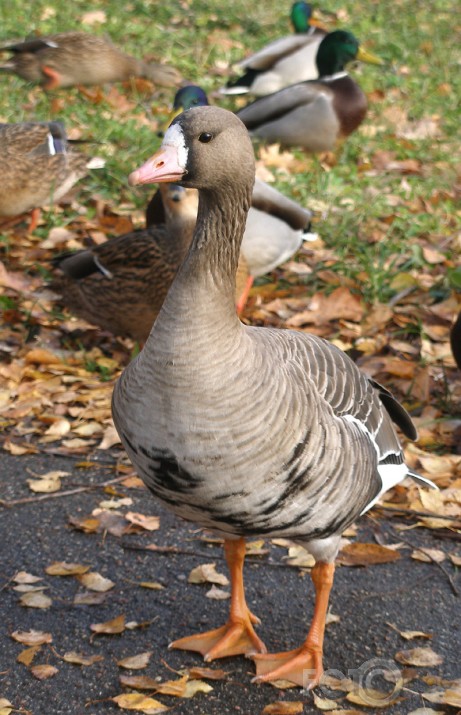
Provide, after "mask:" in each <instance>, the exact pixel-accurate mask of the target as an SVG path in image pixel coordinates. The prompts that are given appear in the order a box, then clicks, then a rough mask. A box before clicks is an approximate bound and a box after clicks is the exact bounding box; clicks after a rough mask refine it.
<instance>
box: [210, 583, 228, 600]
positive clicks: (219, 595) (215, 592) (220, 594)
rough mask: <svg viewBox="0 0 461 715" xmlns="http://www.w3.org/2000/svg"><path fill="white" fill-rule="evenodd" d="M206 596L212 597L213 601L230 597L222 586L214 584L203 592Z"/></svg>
mask: <svg viewBox="0 0 461 715" xmlns="http://www.w3.org/2000/svg"><path fill="white" fill-rule="evenodd" d="M205 596H206V598H212V599H214V600H215V601H226V600H227V599H228V598H230V597H231V595H230V592H229V591H224V590H223V589H222V588H217V586H215V584H213V585H212V587H211V588H210V590H209V591H207V592H206V594H205Z"/></svg>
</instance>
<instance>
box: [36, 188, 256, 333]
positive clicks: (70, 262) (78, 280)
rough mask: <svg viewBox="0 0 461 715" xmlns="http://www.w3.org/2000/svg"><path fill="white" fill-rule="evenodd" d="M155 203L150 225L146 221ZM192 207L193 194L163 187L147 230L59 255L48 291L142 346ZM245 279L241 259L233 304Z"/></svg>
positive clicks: (188, 234) (183, 242)
mask: <svg viewBox="0 0 461 715" xmlns="http://www.w3.org/2000/svg"><path fill="white" fill-rule="evenodd" d="M154 203H155V204H156V207H155V209H156V210H155V222H154V221H151V222H149V212H150V211H152V206H153V204H154ZM157 204H159V205H160V210H161V217H160V220H159V215H158V214H159V208H158V206H157ZM197 208H198V195H197V192H196V191H195V190H194V189H185V188H183V187H181V186H177V185H175V184H168V185H166V184H164V185H163V186H162V187H161V188H160V191H159V192H158V196H157V194H156V195H155V197H154V200H153V201H151V202H150V204H149V207H148V209H147V211H146V214H147V218H148V224H149V225H148V226H147V228H145V229H140V230H138V231H132V232H131V233H127V234H124V235H123V236H117V237H116V238H111V239H110V240H108V241H106V242H105V243H101V244H99V245H97V246H94V247H92V248H90V249H86V250H82V251H76V252H73V253H67V254H64V255H62V256H58V257H57V258H56V259H55V261H54V265H55V267H56V269H57V271H56V274H55V277H54V279H53V281H52V282H51V284H50V288H51V289H52V290H53V291H54V292H55V293H57V294H59V295H60V296H61V302H62V303H63V304H64V305H65V306H67V307H68V308H69V309H70V310H71V312H72V313H74V314H75V315H78V316H79V317H80V318H84V320H87V321H88V322H90V323H93V324H94V325H99V326H100V327H101V328H103V330H108V331H109V332H111V333H113V334H114V335H120V336H123V337H129V338H132V339H133V340H137V341H138V342H140V343H144V342H145V341H146V340H147V337H148V335H149V333H150V330H151V328H152V325H153V323H154V321H155V319H156V317H157V315H158V312H159V310H160V308H161V307H162V304H163V301H164V299H165V296H166V294H167V292H168V289H169V288H170V286H171V284H172V282H173V279H174V277H175V275H176V272H177V270H178V267H179V266H180V264H181V262H182V261H183V259H184V257H185V255H186V253H187V251H188V249H189V246H190V243H191V240H192V234H193V231H194V227H195V223H196V220H197ZM247 280H248V269H247V265H246V262H245V260H244V259H242V258H241V259H240V261H239V269H238V279H237V284H236V300H237V301H238V300H239V298H240V296H241V295H242V294H243V293H244V291H245V290H246V285H247Z"/></svg>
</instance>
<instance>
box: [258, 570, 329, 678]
mask: <svg viewBox="0 0 461 715" xmlns="http://www.w3.org/2000/svg"><path fill="white" fill-rule="evenodd" d="M334 571H335V566H334V564H327V563H323V562H321V561H320V562H318V563H316V564H315V566H314V568H313V569H312V572H311V577H312V581H313V583H314V587H315V608H314V615H313V618H312V623H311V627H310V629H309V633H308V635H307V638H306V640H305V641H304V643H303V644H302V646H301V647H300V648H298V649H296V650H292V651H285V652H283V653H269V654H267V655H254V656H252V657H253V659H254V661H255V663H256V673H257V675H256V676H255V678H254V679H253V681H254V682H257V683H264V682H268V681H274V680H289V681H291V682H292V683H296V685H300V686H301V687H303V688H308V689H309V690H311V689H312V688H314V687H315V686H316V685H318V683H319V682H320V678H321V677H322V674H323V665H322V654H323V636H324V633H325V618H326V615H327V610H328V599H329V596H330V591H331V587H332V585H333V577H334Z"/></svg>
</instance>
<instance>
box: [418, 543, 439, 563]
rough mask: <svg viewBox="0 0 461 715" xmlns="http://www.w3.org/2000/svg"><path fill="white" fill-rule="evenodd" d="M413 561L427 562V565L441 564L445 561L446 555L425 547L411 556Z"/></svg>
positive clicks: (421, 547)
mask: <svg viewBox="0 0 461 715" xmlns="http://www.w3.org/2000/svg"><path fill="white" fill-rule="evenodd" d="M411 558H412V559H416V561H426V562H427V563H433V562H435V563H437V564H439V563H441V562H442V561H445V558H446V556H445V553H444V552H443V551H442V550H441V549H429V548H427V547H424V546H420V547H419V548H418V549H415V550H414V551H413V553H412V554H411Z"/></svg>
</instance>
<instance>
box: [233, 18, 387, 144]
mask: <svg viewBox="0 0 461 715" xmlns="http://www.w3.org/2000/svg"><path fill="white" fill-rule="evenodd" d="M355 59H360V60H363V61H365V62H370V63H372V64H382V62H381V60H379V59H378V58H377V57H375V56H374V55H372V54H371V53H369V52H365V51H364V50H363V49H362V48H361V47H360V46H359V43H358V41H357V40H356V38H355V37H354V35H352V34H351V33H350V32H346V31H344V30H335V31H334V32H330V33H328V35H326V36H325V37H324V38H323V40H322V41H321V43H320V45H319V49H318V52H317V58H316V61H317V67H318V70H319V79H317V80H311V81H306V82H299V83H298V84H293V85H291V86H290V87H286V88H285V89H281V90H280V91H279V92H275V93H274V94H269V95H267V96H266V97H261V98H260V99H257V100H256V101H254V102H252V103H251V104H248V105H247V106H246V107H244V108H243V109H241V110H240V111H239V112H237V116H238V117H239V118H240V119H241V120H242V122H243V123H244V124H245V126H246V127H247V129H248V131H249V132H250V134H252V135H254V136H256V137H258V138H260V139H264V140H266V141H268V142H280V143H281V144H283V145H285V146H300V147H303V148H304V149H307V150H308V151H310V152H318V151H331V150H332V149H334V147H335V144H336V142H337V140H338V139H342V138H344V137H347V136H349V134H351V133H352V132H353V131H355V130H356V129H357V127H358V126H359V125H360V124H361V123H362V122H363V120H364V118H365V115H366V112H367V99H366V97H365V94H364V93H363V92H362V90H361V89H360V87H359V85H358V84H357V83H356V82H354V80H353V79H352V78H351V77H350V76H349V75H348V74H347V72H346V71H345V69H344V68H345V66H346V64H347V63H348V62H351V61H352V60H355Z"/></svg>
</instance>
